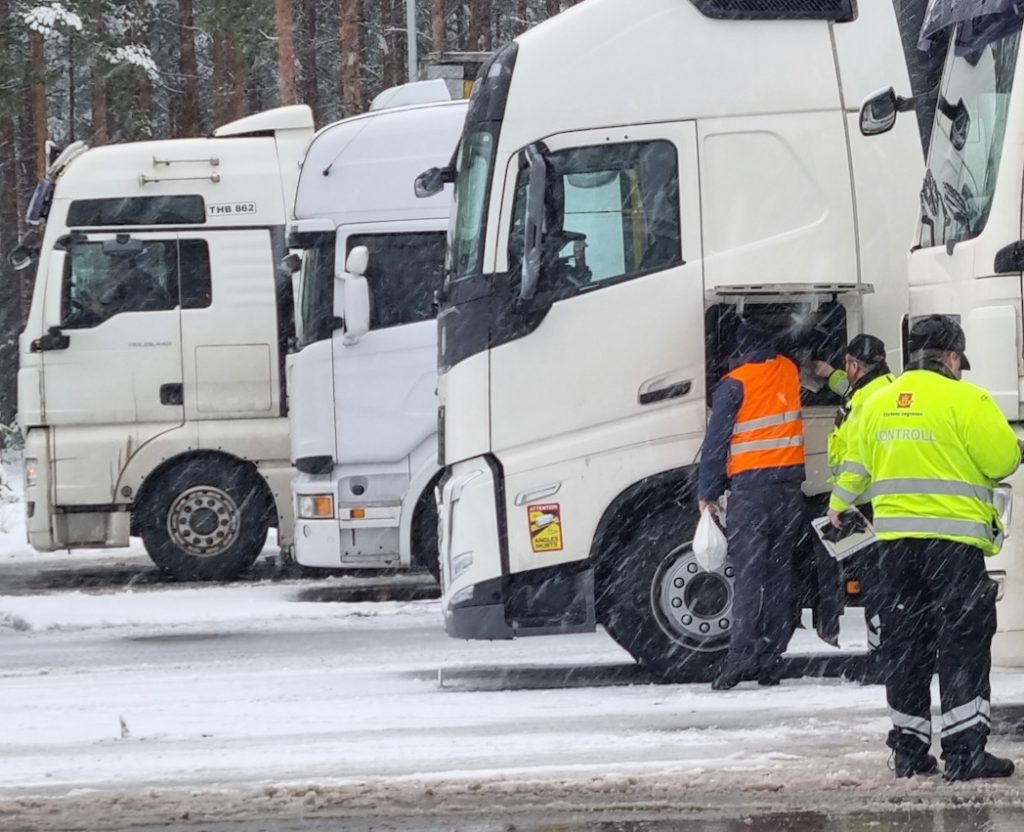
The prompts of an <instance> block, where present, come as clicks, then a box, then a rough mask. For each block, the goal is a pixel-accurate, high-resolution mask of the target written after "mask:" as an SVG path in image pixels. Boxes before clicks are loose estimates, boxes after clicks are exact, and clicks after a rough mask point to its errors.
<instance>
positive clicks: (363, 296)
mask: <svg viewBox="0 0 1024 832" xmlns="http://www.w3.org/2000/svg"><path fill="white" fill-rule="evenodd" d="M343 282H344V292H345V336H344V338H343V339H342V340H343V341H344V343H346V344H349V345H351V344H355V343H356V342H357V341H358V340H359V339H360V338H362V337H363V336H364V335H366V333H367V332H369V331H370V284H369V283H367V281H366V278H365V277H363V276H362V275H358V274H347V275H345V277H344V281H343Z"/></svg>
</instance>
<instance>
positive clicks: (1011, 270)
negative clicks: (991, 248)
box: [993, 240, 1024, 274]
mask: <svg viewBox="0 0 1024 832" xmlns="http://www.w3.org/2000/svg"><path fill="white" fill-rule="evenodd" d="M993 271H995V273H996V274H1015V273H1019V272H1024V240H1018V241H1017V242H1015V243H1010V244H1009V245H1008V246H1003V247H1002V248H1001V249H999V251H997V252H996V260H995V263H994V264H993Z"/></svg>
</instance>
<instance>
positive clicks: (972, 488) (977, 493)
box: [871, 477, 992, 503]
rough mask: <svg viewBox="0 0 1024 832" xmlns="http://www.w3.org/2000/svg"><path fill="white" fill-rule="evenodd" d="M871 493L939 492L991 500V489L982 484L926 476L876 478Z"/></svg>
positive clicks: (953, 495)
mask: <svg viewBox="0 0 1024 832" xmlns="http://www.w3.org/2000/svg"><path fill="white" fill-rule="evenodd" d="M871 493H872V494H873V495H874V496H876V497H877V496H879V495H881V494H941V495H949V496H951V497H973V498H974V499H975V500H981V501H982V502H983V503H991V502H992V489H991V488H987V487H986V486H984V485H975V484H974V483H970V482H961V481H960V480H940V479H933V478H926V477H896V478H894V479H889V480H877V481H875V482H874V483H873V484H872V486H871Z"/></svg>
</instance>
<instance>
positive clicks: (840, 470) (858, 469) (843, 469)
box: [832, 461, 871, 477]
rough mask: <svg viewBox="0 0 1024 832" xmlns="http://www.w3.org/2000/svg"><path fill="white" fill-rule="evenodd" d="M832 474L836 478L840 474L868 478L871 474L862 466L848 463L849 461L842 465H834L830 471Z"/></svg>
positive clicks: (856, 463) (857, 463)
mask: <svg viewBox="0 0 1024 832" xmlns="http://www.w3.org/2000/svg"><path fill="white" fill-rule="evenodd" d="M832 473H833V474H834V475H835V476H837V477H838V476H839V475H840V474H847V473H849V474H856V475H857V476H859V477H870V476H871V473H870V472H869V471H868V469H867V468H865V467H864V466H863V465H861V464H860V463H859V462H849V461H847V462H844V463H843V464H842V465H836V466H835V467H834V468H833V469H832Z"/></svg>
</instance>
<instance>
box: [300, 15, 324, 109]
mask: <svg viewBox="0 0 1024 832" xmlns="http://www.w3.org/2000/svg"><path fill="white" fill-rule="evenodd" d="M302 18H303V24H304V27H303V28H304V29H305V32H304V37H303V40H304V41H305V42H306V43H305V48H304V49H303V50H302V98H303V100H304V101H305V103H306V104H308V105H309V107H310V109H311V110H312V111H313V119H314V121H316V122H317V123H319V120H320V85H319V84H318V83H317V70H316V52H317V50H316V37H317V25H316V3H315V2H314V0H302Z"/></svg>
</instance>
